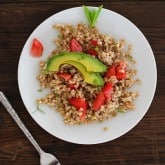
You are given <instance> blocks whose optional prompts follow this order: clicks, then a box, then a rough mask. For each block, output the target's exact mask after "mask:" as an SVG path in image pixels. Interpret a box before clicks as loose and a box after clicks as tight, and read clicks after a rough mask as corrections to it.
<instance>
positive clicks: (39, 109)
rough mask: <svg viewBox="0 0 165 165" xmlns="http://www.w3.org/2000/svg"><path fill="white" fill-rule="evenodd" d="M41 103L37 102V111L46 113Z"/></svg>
mask: <svg viewBox="0 0 165 165" xmlns="http://www.w3.org/2000/svg"><path fill="white" fill-rule="evenodd" d="M39 105H40V104H37V111H40V112H42V113H45V112H44V111H43V110H42V109H41V108H40V106H39Z"/></svg>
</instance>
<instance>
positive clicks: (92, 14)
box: [83, 5, 103, 27]
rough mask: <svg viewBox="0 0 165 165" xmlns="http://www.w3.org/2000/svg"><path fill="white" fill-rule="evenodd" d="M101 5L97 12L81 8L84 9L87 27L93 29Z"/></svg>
mask: <svg viewBox="0 0 165 165" xmlns="http://www.w3.org/2000/svg"><path fill="white" fill-rule="evenodd" d="M102 7H103V5H101V6H99V7H98V9H97V10H95V9H93V10H90V9H89V8H87V7H86V6H83V8H84V13H85V15H86V17H87V19H88V22H89V25H90V27H94V26H95V24H96V21H97V19H98V17H99V14H100V12H101V9H102Z"/></svg>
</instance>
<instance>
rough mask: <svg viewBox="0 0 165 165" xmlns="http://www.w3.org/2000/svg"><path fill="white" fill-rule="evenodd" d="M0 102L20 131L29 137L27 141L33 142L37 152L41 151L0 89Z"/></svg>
mask: <svg viewBox="0 0 165 165" xmlns="http://www.w3.org/2000/svg"><path fill="white" fill-rule="evenodd" d="M0 102H1V103H2V104H3V106H4V107H5V108H6V110H7V112H8V113H9V114H10V115H11V117H12V118H13V119H14V120H15V122H16V123H17V125H18V126H19V128H20V129H21V130H22V132H23V133H24V134H25V135H26V137H27V138H28V139H29V141H30V142H31V143H32V144H33V146H34V147H35V149H36V150H37V151H38V152H39V154H41V153H43V152H44V151H43V150H42V149H41V148H40V146H39V145H38V143H37V142H36V140H35V139H34V138H33V136H32V135H31V133H30V132H29V130H28V129H27V128H26V127H25V125H24V124H23V122H22V121H21V119H20V118H19V116H18V115H17V113H16V111H15V110H14V109H13V107H12V106H11V104H10V103H9V101H8V100H7V98H6V96H5V95H4V94H3V92H1V91H0Z"/></svg>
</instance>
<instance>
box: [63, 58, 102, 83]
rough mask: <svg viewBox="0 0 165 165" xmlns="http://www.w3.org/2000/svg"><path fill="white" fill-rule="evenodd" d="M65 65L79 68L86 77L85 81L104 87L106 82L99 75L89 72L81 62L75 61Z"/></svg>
mask: <svg viewBox="0 0 165 165" xmlns="http://www.w3.org/2000/svg"><path fill="white" fill-rule="evenodd" d="M64 63H65V64H70V65H72V66H74V67H75V68H77V69H78V70H79V71H80V72H81V74H82V75H83V77H84V81H85V82H86V83H88V84H92V85H98V86H103V85H104V80H103V78H102V77H101V76H100V74H99V73H94V72H88V71H87V70H86V68H85V67H84V66H83V65H82V64H81V63H79V62H75V61H65V62H64Z"/></svg>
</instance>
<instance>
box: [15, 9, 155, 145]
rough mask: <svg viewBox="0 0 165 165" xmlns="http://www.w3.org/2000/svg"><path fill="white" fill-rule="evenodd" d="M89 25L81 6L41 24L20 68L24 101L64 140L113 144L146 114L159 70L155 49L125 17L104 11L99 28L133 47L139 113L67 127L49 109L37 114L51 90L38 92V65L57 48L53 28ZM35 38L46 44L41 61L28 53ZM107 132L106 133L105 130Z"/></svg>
mask: <svg viewBox="0 0 165 165" xmlns="http://www.w3.org/2000/svg"><path fill="white" fill-rule="evenodd" d="M80 22H83V23H88V22H87V19H86V17H85V15H84V11H83V9H82V7H76V8H71V9H67V10H64V11H62V12H59V13H57V14H55V15H53V16H51V17H50V18H48V19H46V20H45V21H44V22H43V23H41V24H40V25H39V26H38V27H37V28H36V29H35V30H34V31H33V33H32V34H31V35H30V37H29V38H28V40H27V41H26V43H25V46H24V48H23V50H22V53H21V56H20V60H19V66H18V85H19V90H20V93H21V97H22V100H23V102H24V104H25V106H26V109H27V110H28V112H29V113H30V115H31V116H32V118H33V119H34V120H35V121H36V122H37V123H38V124H39V125H40V126H41V127H42V128H43V129H44V130H46V131H47V132H49V133H50V134H52V135H53V136H55V137H57V138H60V139H62V140H65V141H68V142H72V143H78V144H96V143H103V142H107V141H111V140H113V139H116V138H118V137H120V136H121V135H123V134H125V133H127V132H128V131H129V130H131V129H132V128H133V127H134V126H135V125H136V124H137V123H138V122H139V121H140V120H141V119H142V118H143V116H144V115H145V113H146V112H147V110H148V108H149V106H150V104H151V101H152V99H153V96H154V93H155V88H156V81H157V71H156V64H155V59H154V55H153V52H152V49H151V47H150V45H149V43H148V42H147V40H146V38H145V37H144V35H143V34H142V33H141V32H140V30H139V29H138V28H137V27H136V26H135V25H134V24H133V23H131V22H130V21H129V20H128V19H126V18H124V17H123V16H121V15H119V14H117V13H115V12H113V11H110V10H107V9H103V10H102V12H101V14H100V17H99V20H98V22H97V24H96V26H97V28H98V29H99V30H100V31H101V32H102V33H104V34H109V35H111V36H113V37H114V38H115V39H117V40H118V39H123V38H124V39H125V40H126V41H127V42H128V43H130V44H132V45H133V52H132V54H133V56H134V58H135V60H136V61H137V69H138V77H139V78H140V80H141V81H142V84H141V85H139V86H138V87H136V90H138V91H139V92H140V96H139V98H138V99H137V100H136V102H135V103H136V106H137V108H136V110H134V111H131V112H128V113H125V114H119V115H118V116H117V117H115V118H113V119H112V120H111V121H105V122H103V123H97V124H89V125H78V126H68V125H65V124H64V123H63V118H62V117H61V115H60V114H59V113H57V112H56V111H54V110H52V109H51V108H49V107H47V106H43V107H42V108H43V109H44V111H45V112H46V113H45V114H43V113H40V112H36V113H34V111H35V110H36V104H35V100H36V99H37V98H41V97H42V96H45V94H46V93H48V91H44V92H38V91H37V89H39V88H40V87H39V82H38V81H37V80H36V75H37V74H38V72H39V67H38V62H39V61H40V60H45V59H47V56H48V55H49V54H50V53H51V51H52V50H53V49H54V48H55V45H54V43H53V41H54V39H55V38H56V37H57V35H58V34H57V32H56V31H55V30H54V29H53V28H52V25H54V24H57V23H65V24H72V25H76V24H77V23H80ZM33 38H37V39H39V40H40V41H41V42H42V43H43V45H44V52H43V56H42V57H41V58H39V59H38V58H33V57H32V56H30V54H29V50H30V48H31V43H32V40H33ZM105 126H106V127H108V128H109V129H108V131H104V130H103V128H104V127H105Z"/></svg>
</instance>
